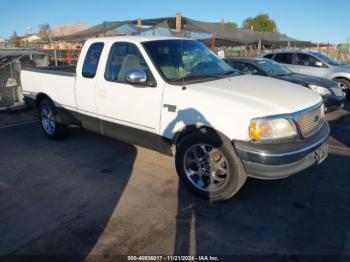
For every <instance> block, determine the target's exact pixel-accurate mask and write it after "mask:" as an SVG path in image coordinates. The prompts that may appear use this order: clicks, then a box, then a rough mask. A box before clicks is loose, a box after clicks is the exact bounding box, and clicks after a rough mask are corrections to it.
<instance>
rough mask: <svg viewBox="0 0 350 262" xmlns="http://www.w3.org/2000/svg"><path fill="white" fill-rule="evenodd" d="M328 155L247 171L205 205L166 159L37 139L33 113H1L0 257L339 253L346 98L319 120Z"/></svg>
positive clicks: (349, 116) (345, 218) (343, 235)
mask: <svg viewBox="0 0 350 262" xmlns="http://www.w3.org/2000/svg"><path fill="white" fill-rule="evenodd" d="M327 119H328V120H329V123H330V125H331V135H332V137H331V139H330V154H329V157H328V158H327V159H326V160H325V161H324V162H323V163H322V164H321V165H317V166H313V167H311V168H309V169H307V170H305V171H304V172H301V173H299V174H296V175H293V176H291V177H288V178H286V179H281V180H274V181H263V180H256V179H252V178H249V179H248V180H247V182H246V184H245V185H244V186H243V188H242V189H241V190H240V191H239V193H238V194H237V195H235V196H234V197H233V198H232V199H230V200H228V201H225V202H220V203H209V202H207V201H205V200H203V199H201V198H198V197H196V196H195V195H193V194H192V193H190V192H189V191H188V190H187V189H186V188H184V186H183V185H182V183H180V182H179V180H178V177H177V174H176V171H175V167H174V160H173V158H171V157H167V156H164V155H161V154H159V153H156V152H154V151H151V150H148V149H144V148H141V147H137V146H134V145H128V144H125V143H122V142H119V141H116V140H112V139H109V138H106V137H102V136H100V135H96V134H93V133H90V132H87V131H84V130H81V129H78V128H74V129H72V130H71V132H70V133H71V134H70V136H69V137H68V138H67V139H65V140H63V141H51V140H48V139H47V138H46V137H45V136H44V134H43V133H42V131H41V129H40V125H39V122H38V121H37V119H36V113H35V111H28V112H17V113H12V114H7V113H0V255H1V256H6V257H2V258H8V259H10V260H11V259H12V258H21V257H22V258H26V257H27V256H29V255H30V256H32V255H34V256H36V255H45V256H49V258H55V257H56V256H60V257H61V256H65V255H67V256H73V257H74V258H75V259H73V260H83V259H88V260H89V259H93V258H101V256H100V255H103V256H102V257H106V256H107V257H111V258H113V259H114V260H124V259H127V258H126V257H119V256H118V255H121V254H122V255H180V254H182V255H188V254H190V255H216V256H218V257H219V258H220V259H221V260H225V259H228V260H230V261H231V259H232V258H233V257H232V256H230V255H234V258H235V261H237V259H238V260H246V261H251V259H254V258H255V259H257V260H259V261H261V260H263V259H265V260H266V261H274V260H276V261H309V260H310V259H311V258H313V259H315V261H322V260H319V259H320V258H323V259H324V258H326V259H327V260H329V261H348V260H350V195H349V192H350V190H349V188H350V103H348V104H346V105H345V108H344V109H343V110H340V111H338V112H334V113H331V114H329V115H327Z"/></svg>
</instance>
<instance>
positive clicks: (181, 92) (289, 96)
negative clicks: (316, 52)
mask: <svg viewBox="0 0 350 262" xmlns="http://www.w3.org/2000/svg"><path fill="white" fill-rule="evenodd" d="M159 39H169V37H152V38H147V37H108V38H97V39H91V40H88V41H87V42H86V43H85V46H84V48H83V50H82V54H81V57H80V59H79V62H78V65H77V76H76V79H77V80H76V84H75V78H74V77H66V76H60V75H53V74H45V73H38V72H30V71H23V72H22V76H21V78H22V85H23V91H24V94H27V95H28V94H31V95H32V96H35V95H36V94H38V93H45V94H47V95H48V96H49V97H50V98H51V99H52V100H53V101H54V102H55V103H56V105H57V106H62V105H64V106H67V107H69V108H70V109H73V110H75V111H79V112H80V113H82V114H89V115H91V114H92V115H96V117H99V118H100V119H102V120H106V121H110V122H114V123H117V124H122V125H125V126H130V127H134V128H138V129H142V130H145V131H149V132H152V133H156V134H159V135H161V136H164V137H166V138H170V139H171V138H173V137H174V135H175V133H176V132H178V131H181V130H182V129H183V128H184V127H185V126H188V125H197V126H208V127H211V128H213V129H216V130H217V131H219V132H221V133H223V134H224V135H226V136H227V137H228V138H229V139H230V140H244V141H248V140H249V136H248V128H249V123H250V120H251V119H252V118H256V117H263V116H270V115H278V114H285V113H293V112H296V111H300V110H303V109H306V108H308V107H311V106H314V105H316V104H318V103H320V102H322V98H321V97H320V96H319V95H318V94H317V93H315V92H313V91H311V90H309V89H307V88H304V87H302V86H298V85H295V84H292V83H289V82H286V81H281V80H276V79H273V78H267V77H259V76H247V75H246V76H235V77H231V78H225V79H221V80H215V81H209V82H203V83H197V84H188V85H187V86H186V88H185V89H183V86H181V85H170V84H168V83H166V82H165V81H164V80H163V79H162V78H161V76H160V75H159V73H158V71H157V70H156V68H155V67H154V65H153V64H152V62H151V60H150V58H149V57H148V55H147V54H146V52H145V50H144V49H143V47H142V45H141V42H143V41H151V40H159ZM94 42H104V44H105V47H104V50H103V52H102V55H101V58H100V62H99V66H98V69H97V74H96V77H95V78H94V79H93V81H90V82H89V80H91V79H85V78H83V77H82V76H81V68H82V64H83V59H84V56H85V53H86V51H87V48H88V47H89V46H90V44H91V43H94ZM115 42H130V43H134V44H136V45H137V46H138V47H139V49H140V52H141V53H142V55H143V56H144V58H145V60H146V62H147V64H148V66H149V67H150V69H151V71H152V73H153V76H154V78H155V80H156V82H157V87H155V88H142V87H134V86H132V85H128V84H120V83H115V82H109V81H106V80H105V79H104V72H105V66H106V61H107V57H108V54H109V49H110V47H111V46H112V44H113V43H115ZM87 81H88V82H87ZM76 101H77V102H78V104H77V102H76ZM164 105H174V106H176V111H175V112H171V111H169V110H168V108H167V107H164ZM88 112H90V113H88Z"/></svg>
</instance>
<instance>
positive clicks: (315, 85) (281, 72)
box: [225, 57, 345, 112]
mask: <svg viewBox="0 0 350 262" xmlns="http://www.w3.org/2000/svg"><path fill="white" fill-rule="evenodd" d="M225 61H226V63H228V64H229V65H231V66H232V67H233V68H234V69H235V70H237V71H239V72H240V73H242V74H252V75H260V76H266V77H273V78H277V79H280V80H285V81H289V82H292V83H295V84H299V85H302V86H305V87H307V88H310V89H312V90H314V91H316V92H317V93H319V94H320V95H321V96H322V98H323V101H324V104H325V110H326V112H330V111H334V110H337V109H340V108H342V107H343V106H344V101H345V93H344V92H343V89H342V88H341V87H340V86H339V84H338V83H337V82H335V81H332V80H329V79H325V78H320V77H316V76H308V75H302V74H297V73H294V72H292V71H291V70H289V69H288V68H287V67H286V66H284V65H282V64H279V63H277V62H275V61H273V60H270V59H266V58H250V57H231V58H225Z"/></svg>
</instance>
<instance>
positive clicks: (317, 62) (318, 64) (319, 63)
mask: <svg viewBox="0 0 350 262" xmlns="http://www.w3.org/2000/svg"><path fill="white" fill-rule="evenodd" d="M315 66H317V67H323V63H322V62H320V61H316V62H315Z"/></svg>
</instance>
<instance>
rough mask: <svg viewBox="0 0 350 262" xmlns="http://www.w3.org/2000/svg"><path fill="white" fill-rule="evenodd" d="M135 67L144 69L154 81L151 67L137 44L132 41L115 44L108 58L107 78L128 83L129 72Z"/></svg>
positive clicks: (148, 77)
mask: <svg viewBox="0 0 350 262" xmlns="http://www.w3.org/2000/svg"><path fill="white" fill-rule="evenodd" d="M133 69H140V70H143V71H144V72H145V73H146V75H147V79H149V80H152V81H154V80H153V76H152V75H151V72H150V69H149V67H148V66H147V64H146V61H145V60H144V58H143V57H142V55H141V53H140V51H139V49H138V47H137V46H136V45H134V44H131V43H115V44H113V46H112V47H111V51H110V53H109V57H108V60H107V65H106V71H105V79H106V80H108V81H114V82H120V83H126V75H127V72H128V71H129V70H133Z"/></svg>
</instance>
